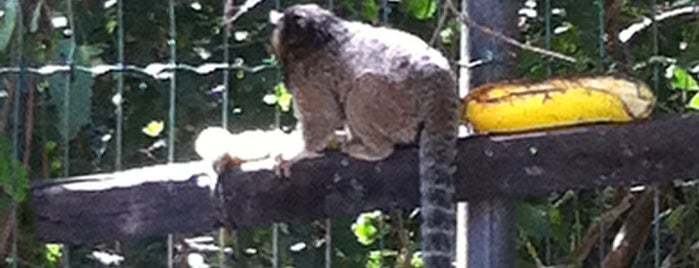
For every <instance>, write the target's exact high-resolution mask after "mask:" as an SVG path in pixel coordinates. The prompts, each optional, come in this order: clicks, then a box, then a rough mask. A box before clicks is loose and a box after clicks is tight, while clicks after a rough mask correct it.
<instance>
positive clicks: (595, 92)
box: [461, 76, 655, 133]
mask: <svg viewBox="0 0 699 268" xmlns="http://www.w3.org/2000/svg"><path fill="white" fill-rule="evenodd" d="M654 105H655V96H654V95H653V93H652V92H651V90H650V89H649V87H648V86H647V85H646V84H644V83H643V82H641V81H638V80H635V79H629V78H621V77H617V76H597V77H583V78H568V79H564V78H556V79H549V80H545V81H543V82H539V83H531V82H522V81H515V82H502V83H493V84H487V85H484V86H481V87H479V88H477V89H475V90H474V91H472V92H471V93H470V94H468V96H466V98H464V99H463V106H462V116H461V118H462V121H464V122H465V123H470V124H471V126H473V128H474V129H475V131H476V132H477V133H512V132H524V131H533V130H543V129H552V128H561V127H566V126H574V125H581V124H589V123H605V122H606V123H609V122H615V123H619V122H630V121H635V120H640V119H645V118H648V117H649V116H650V115H651V112H652V111H653V106H654Z"/></svg>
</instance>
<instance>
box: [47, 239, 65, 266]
mask: <svg viewBox="0 0 699 268" xmlns="http://www.w3.org/2000/svg"><path fill="white" fill-rule="evenodd" d="M45 248H46V249H45V253H46V255H45V256H46V261H45V264H46V266H48V267H56V266H57V265H58V264H59V262H60V260H61V257H62V256H63V245H61V244H46V245H45Z"/></svg>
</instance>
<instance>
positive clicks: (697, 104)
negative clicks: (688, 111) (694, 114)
mask: <svg viewBox="0 0 699 268" xmlns="http://www.w3.org/2000/svg"><path fill="white" fill-rule="evenodd" d="M687 107H688V108H692V109H694V110H699V93H697V94H694V97H692V99H691V100H689V103H687Z"/></svg>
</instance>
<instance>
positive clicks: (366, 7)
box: [362, 0, 379, 22]
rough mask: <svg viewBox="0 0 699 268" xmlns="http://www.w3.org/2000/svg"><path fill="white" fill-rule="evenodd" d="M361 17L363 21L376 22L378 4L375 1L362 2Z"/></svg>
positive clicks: (377, 18)
mask: <svg viewBox="0 0 699 268" xmlns="http://www.w3.org/2000/svg"><path fill="white" fill-rule="evenodd" d="M362 9H363V11H364V12H362V15H363V16H364V19H365V20H368V21H372V22H376V21H378V20H379V4H378V3H376V0H364V3H362Z"/></svg>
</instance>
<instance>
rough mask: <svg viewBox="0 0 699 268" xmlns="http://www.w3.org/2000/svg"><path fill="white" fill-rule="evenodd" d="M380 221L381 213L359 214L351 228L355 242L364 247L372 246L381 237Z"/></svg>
mask: <svg viewBox="0 0 699 268" xmlns="http://www.w3.org/2000/svg"><path fill="white" fill-rule="evenodd" d="M381 221H382V213H381V212H379V211H375V212H369V213H362V214H360V215H359V217H357V220H356V221H355V222H354V223H353V224H352V227H351V228H352V232H353V233H354V236H355V237H356V238H357V241H358V242H359V243H360V244H362V245H365V246H367V245H371V244H373V243H374V242H375V241H376V240H377V239H378V238H379V237H380V235H381V234H380V233H379V225H380V224H381Z"/></svg>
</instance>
